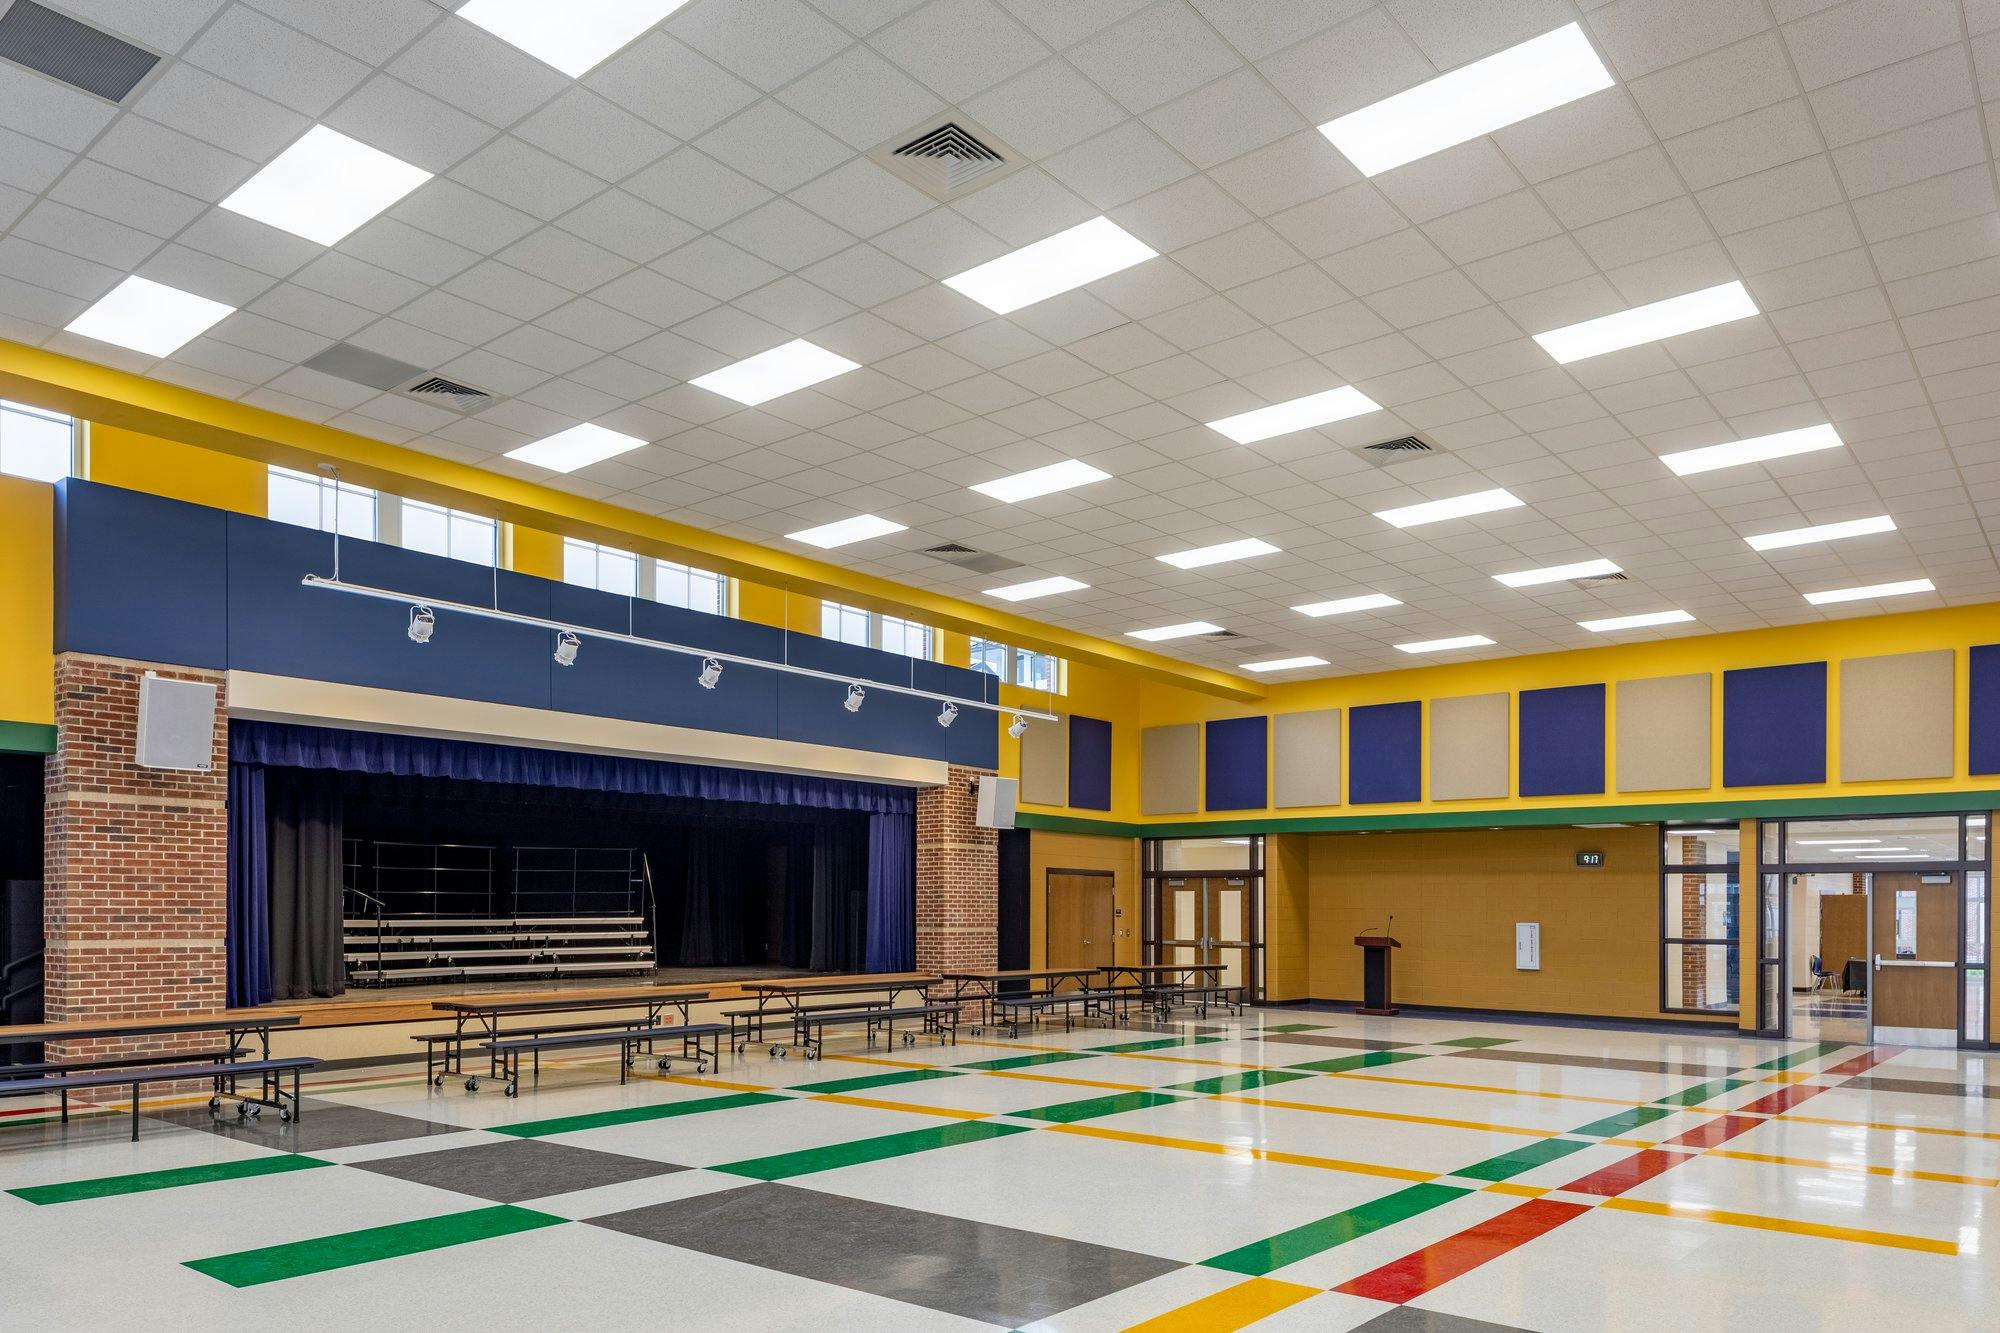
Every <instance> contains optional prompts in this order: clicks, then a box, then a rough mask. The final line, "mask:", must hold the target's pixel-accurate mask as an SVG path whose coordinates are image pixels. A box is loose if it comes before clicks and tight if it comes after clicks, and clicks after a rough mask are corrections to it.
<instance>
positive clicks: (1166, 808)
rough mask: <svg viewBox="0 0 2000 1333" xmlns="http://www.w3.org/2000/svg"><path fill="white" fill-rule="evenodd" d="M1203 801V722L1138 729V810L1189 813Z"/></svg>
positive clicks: (1150, 812)
mask: <svg viewBox="0 0 2000 1333" xmlns="http://www.w3.org/2000/svg"><path fill="white" fill-rule="evenodd" d="M1200 802H1201V724H1200V723H1198V722H1188V723H1184V724H1182V725H1181V726H1178V727H1147V728H1146V729H1145V730H1143V731H1141V732H1140V733H1139V813H1140V814H1142V815H1189V814H1193V813H1194V811H1195V808H1196V807H1197V806H1198V805H1199V804H1200Z"/></svg>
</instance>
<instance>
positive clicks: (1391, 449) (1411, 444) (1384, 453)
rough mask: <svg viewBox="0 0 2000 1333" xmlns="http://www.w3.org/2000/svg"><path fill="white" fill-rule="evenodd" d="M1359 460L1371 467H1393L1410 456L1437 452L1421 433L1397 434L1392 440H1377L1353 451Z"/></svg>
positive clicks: (1407, 460) (1421, 455)
mask: <svg viewBox="0 0 2000 1333" xmlns="http://www.w3.org/2000/svg"><path fill="white" fill-rule="evenodd" d="M1354 452H1355V453H1356V454H1357V455H1359V456H1360V458H1361V461H1362V462H1364V463H1367V464H1368V465H1370V466H1371V467H1394V466H1395V465H1396V464H1398V463H1407V462H1409V461H1410V460H1411V459H1412V458H1421V457H1423V456H1424V455H1425V454H1434V453H1437V452H1439V450H1438V447H1437V446H1436V445H1434V444H1432V443H1431V442H1430V441H1429V440H1426V439H1425V438H1423V436H1421V435H1399V436H1397V437H1396V438H1395V439H1393V440H1379V441H1377V442H1376V443H1374V444H1364V445H1362V446H1361V447H1360V448H1359V449H1356V450H1355V451H1354Z"/></svg>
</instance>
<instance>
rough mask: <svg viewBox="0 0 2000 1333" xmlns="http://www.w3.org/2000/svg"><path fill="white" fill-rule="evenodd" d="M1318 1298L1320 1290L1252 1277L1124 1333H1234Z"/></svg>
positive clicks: (1266, 1278)
mask: <svg viewBox="0 0 2000 1333" xmlns="http://www.w3.org/2000/svg"><path fill="white" fill-rule="evenodd" d="M1317 1295H1319V1288H1318V1287H1301V1286H1299V1285H1298V1284H1297V1283H1295V1282H1280V1281H1278V1280H1277V1279H1276V1278H1269V1277H1253V1278H1251V1279H1250V1280H1249V1281H1248V1282H1239V1283H1237V1284H1236V1285H1235V1286H1233V1287H1226V1288H1224V1289H1223V1290H1221V1291H1218V1292H1216V1293H1214V1294H1213V1295H1209V1296H1204V1297H1202V1298H1201V1299H1200V1300H1198V1301H1192V1302H1190V1303H1189V1304H1187V1305H1183V1306H1181V1307H1180V1308H1179V1309H1178V1310H1169V1311H1167V1312H1166V1313H1165V1314H1163V1315H1156V1316H1154V1317H1153V1318H1151V1319H1148V1320H1146V1321H1145V1322H1143V1323H1138V1324H1134V1325H1132V1326H1131V1327H1130V1328H1128V1329H1126V1330H1125V1333H1233V1331H1234V1330H1235V1329H1239V1328H1244V1327H1247V1326H1248V1325H1251V1324H1254V1323H1256V1322H1257V1321H1258V1320H1259V1319H1263V1318H1265V1317H1266V1316H1268V1315H1274V1314H1276V1313H1277V1312H1278V1311H1280V1310H1282V1309H1285V1308H1286V1307H1287V1306H1292V1305H1297V1304H1298V1303H1299V1302H1300V1301H1302V1300H1305V1299H1306V1298H1307V1297H1310V1296H1317Z"/></svg>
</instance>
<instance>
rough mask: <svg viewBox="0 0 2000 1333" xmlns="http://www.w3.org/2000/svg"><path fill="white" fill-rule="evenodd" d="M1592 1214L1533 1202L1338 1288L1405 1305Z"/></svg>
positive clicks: (1554, 1202)
mask: <svg viewBox="0 0 2000 1333" xmlns="http://www.w3.org/2000/svg"><path fill="white" fill-rule="evenodd" d="M1589 1211H1590V1208H1589V1207H1588V1205H1585V1204H1580V1203H1565V1202H1563V1201H1561V1200H1559V1199H1532V1200H1530V1201H1528V1202H1527V1203H1524V1204H1522V1205H1521V1206H1520V1207H1518V1208H1512V1209H1509V1210H1508V1211H1506V1212H1504V1213H1502V1214H1500V1215H1499V1216H1498V1217H1495V1218H1489V1219H1488V1220H1487V1221H1484V1222H1481V1223H1480V1224H1479V1225H1478V1226H1476V1227H1469V1228H1467V1229H1466V1230H1464V1231H1461V1232H1459V1233H1458V1234H1457V1235H1455V1236H1447V1237H1445V1238H1444V1239H1443V1240H1441V1241H1438V1242H1437V1243H1436V1244H1434V1245H1426V1246H1425V1247H1424V1248H1423V1249H1421V1250H1417V1251H1415V1252H1413V1253H1411V1254H1406V1255H1404V1256H1403V1257H1402V1258H1400V1259H1397V1260H1395V1261H1394V1262H1392V1263H1386V1264H1383V1265H1382V1266H1381V1267H1380V1268H1377V1269H1375V1270H1374V1271H1373V1272H1368V1273H1363V1274H1362V1275H1361V1276H1360V1277H1357V1278H1354V1279H1352V1280H1350V1281H1347V1282H1343V1283H1341V1284H1340V1285H1339V1286H1337V1287H1335V1288H1334V1290H1335V1291H1338V1292H1343V1293H1345V1294H1346V1295H1349V1296H1366V1297H1368V1298H1369V1299H1370V1300H1376V1301H1388V1302H1389V1303H1390V1304H1392V1305H1402V1304H1404V1303H1405V1302H1407V1301H1412V1300H1415V1299H1416V1298H1417V1297H1419V1296H1421V1295H1423V1294H1424V1293H1425V1292H1427V1291H1432V1290H1434V1289H1436V1288H1438V1287H1441V1286H1443V1285H1444V1284H1445V1283H1447V1282H1449V1281H1451V1280H1452V1279H1453V1278H1455V1277H1463V1276H1464V1275H1465V1274H1467V1273H1470V1272H1471V1271H1472V1270H1473V1269H1475V1268H1477V1267H1479V1266H1480V1265H1481V1264H1483V1263H1487V1262H1490V1261H1491V1260H1494V1259H1498V1258H1499V1257H1500V1256H1501V1255H1503V1254H1506V1253H1507V1252H1508V1251H1509V1250H1513V1249H1516V1248H1518V1247H1520V1246H1522V1245H1525V1244H1527V1243H1528V1242H1529V1241H1531V1240H1533V1239H1534V1238H1535V1237H1537V1236H1540V1235H1543V1234H1544V1233H1546V1232H1549V1231H1553V1230H1554V1229H1555V1228H1557V1227H1559V1226H1561V1225H1562V1224H1563V1223H1565V1222H1567V1221H1569V1220H1570V1219H1571V1218H1572V1217H1576V1216H1577V1215H1578V1214H1581V1213H1587V1212H1589Z"/></svg>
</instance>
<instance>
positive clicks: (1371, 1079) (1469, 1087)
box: [1327, 1073, 1636, 1107]
mask: <svg viewBox="0 0 2000 1333" xmlns="http://www.w3.org/2000/svg"><path fill="white" fill-rule="evenodd" d="M1327 1077H1328V1078H1351V1079H1354V1080H1355V1081H1356V1082H1360V1083H1395V1084H1399V1085H1401V1086H1403V1087H1408V1088H1451V1089H1453V1090H1454V1091H1457V1092H1487V1093H1492V1094H1494V1095H1495V1096H1499V1097H1542V1098H1545V1099H1547V1100H1549V1101H1556V1102H1596V1103H1597V1104H1599V1105H1600V1106H1625V1107H1630V1106H1633V1105H1635V1104H1636V1103H1634V1102H1633V1100H1632V1099H1631V1098H1630V1097H1586V1096H1584V1095H1583V1094H1582V1093H1578V1092H1539V1091H1536V1090H1534V1089H1530V1088H1496V1087H1493V1086H1492V1085H1490V1084H1486V1083H1441V1082H1439V1081H1438V1080H1436V1079H1428V1078H1391V1077H1389V1076H1388V1075H1387V1074H1353V1073H1344V1074H1328V1075H1327Z"/></svg>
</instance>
